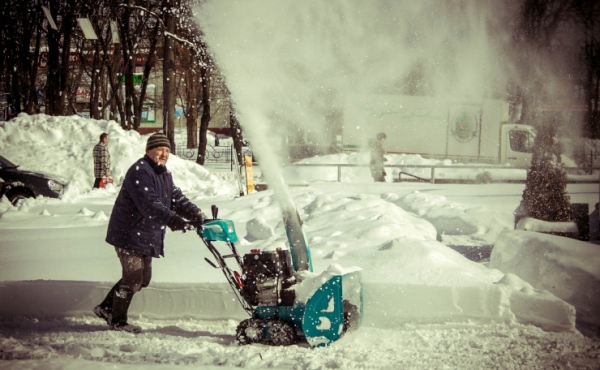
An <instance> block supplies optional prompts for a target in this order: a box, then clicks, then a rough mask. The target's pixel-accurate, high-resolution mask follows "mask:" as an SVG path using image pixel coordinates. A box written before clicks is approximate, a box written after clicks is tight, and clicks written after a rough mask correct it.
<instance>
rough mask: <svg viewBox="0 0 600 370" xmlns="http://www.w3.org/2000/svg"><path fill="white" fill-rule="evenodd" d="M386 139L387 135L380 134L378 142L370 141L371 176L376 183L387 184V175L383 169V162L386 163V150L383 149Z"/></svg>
mask: <svg viewBox="0 0 600 370" xmlns="http://www.w3.org/2000/svg"><path fill="white" fill-rule="evenodd" d="M386 138H387V135H386V134H385V133H383V132H380V133H378V134H377V140H370V141H369V149H370V150H371V162H370V169H371V176H373V180H375V182H385V175H386V173H385V170H384V169H383V162H385V161H386V158H384V155H385V150H384V149H383V144H384V143H385V139H386Z"/></svg>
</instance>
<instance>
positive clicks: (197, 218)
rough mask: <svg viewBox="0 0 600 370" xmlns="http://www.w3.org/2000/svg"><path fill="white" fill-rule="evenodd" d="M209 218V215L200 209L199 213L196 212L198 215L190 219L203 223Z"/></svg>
mask: <svg viewBox="0 0 600 370" xmlns="http://www.w3.org/2000/svg"><path fill="white" fill-rule="evenodd" d="M207 219H208V217H207V216H206V215H205V214H204V212H202V211H198V213H196V215H195V216H194V217H192V218H191V219H190V221H192V222H194V223H199V224H203V223H204V222H205V221H206V220H207Z"/></svg>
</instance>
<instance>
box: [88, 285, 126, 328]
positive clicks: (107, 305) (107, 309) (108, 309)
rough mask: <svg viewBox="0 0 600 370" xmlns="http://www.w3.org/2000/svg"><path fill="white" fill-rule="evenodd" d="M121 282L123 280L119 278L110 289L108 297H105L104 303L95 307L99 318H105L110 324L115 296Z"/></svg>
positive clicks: (95, 312)
mask: <svg viewBox="0 0 600 370" xmlns="http://www.w3.org/2000/svg"><path fill="white" fill-rule="evenodd" d="M120 282H121V280H119V281H118V282H117V283H116V284H115V285H114V286H113V287H112V288H111V289H110V291H109V292H108V294H107V295H106V298H104V301H102V303H100V304H99V305H97V306H96V307H94V310H93V312H94V314H96V316H98V317H99V318H101V319H103V320H105V321H106V323H107V324H108V325H110V322H111V316H112V305H113V297H114V296H115V291H116V289H117V286H118V285H119V283H120Z"/></svg>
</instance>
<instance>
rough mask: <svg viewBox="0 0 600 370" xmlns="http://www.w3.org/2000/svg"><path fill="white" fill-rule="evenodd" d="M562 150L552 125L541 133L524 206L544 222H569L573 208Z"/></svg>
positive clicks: (529, 214) (536, 141)
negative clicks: (568, 191)
mask: <svg viewBox="0 0 600 370" xmlns="http://www.w3.org/2000/svg"><path fill="white" fill-rule="evenodd" d="M561 154H562V148H561V146H560V143H559V142H558V140H557V138H556V137H555V129H554V126H553V125H551V124H547V125H544V126H542V127H541V128H540V129H539V130H538V134H537V136H536V138H535V144H534V146H533V156H532V160H531V167H530V168H529V170H528V171H527V179H526V182H525V190H524V191H523V202H522V205H523V207H524V209H525V212H526V215H527V216H528V217H533V218H535V219H538V220H542V221H569V220H570V218H571V209H570V203H569V196H568V195H567V193H566V189H567V173H566V171H565V169H564V165H563V163H562V161H561Z"/></svg>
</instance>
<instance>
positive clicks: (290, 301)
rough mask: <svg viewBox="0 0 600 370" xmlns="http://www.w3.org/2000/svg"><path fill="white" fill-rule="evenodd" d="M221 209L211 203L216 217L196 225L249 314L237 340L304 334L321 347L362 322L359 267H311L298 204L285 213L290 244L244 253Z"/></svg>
mask: <svg viewBox="0 0 600 370" xmlns="http://www.w3.org/2000/svg"><path fill="white" fill-rule="evenodd" d="M217 215H218V209H217V207H216V206H214V205H213V206H212V216H213V219H212V220H207V221H205V222H204V224H202V225H192V226H193V228H195V229H196V231H197V233H198V236H200V238H201V239H202V240H203V242H204V244H205V245H206V247H207V248H208V250H209V251H210V252H211V253H212V255H213V256H214V258H215V260H216V263H215V262H213V261H211V260H210V259H208V258H206V261H207V262H208V263H209V264H210V265H211V266H213V267H214V268H219V269H221V270H222V271H223V274H224V275H225V278H226V279H227V281H228V283H229V285H231V287H232V289H233V291H234V293H235V294H236V296H237V299H238V300H239V302H240V304H241V305H242V307H243V308H244V310H245V311H246V312H247V313H248V314H249V315H250V318H248V319H246V320H243V321H242V322H241V323H240V324H239V325H238V327H237V330H236V338H237V341H238V343H239V344H252V343H263V344H270V345H290V344H294V343H296V342H298V341H302V340H306V341H307V342H308V343H309V345H311V346H312V347H320V346H327V345H329V344H331V343H332V342H334V341H336V340H338V339H339V338H340V337H341V336H342V335H343V334H344V333H345V332H347V331H349V330H354V329H356V328H358V326H359V325H360V322H361V319H362V284H361V273H360V270H358V269H356V270H354V271H350V272H343V271H340V270H341V269H335V268H330V269H329V270H328V271H326V272H324V273H322V274H319V275H317V274H314V273H311V272H312V261H311V257H310V249H309V247H308V244H307V243H306V236H305V235H304V232H303V230H302V224H301V220H300V217H299V216H298V214H297V212H296V211H295V209H294V210H293V213H292V212H288V214H284V222H285V228H286V234H287V237H288V242H289V250H286V249H283V248H277V249H276V250H274V251H261V250H258V249H252V250H251V251H250V253H248V254H245V255H244V256H243V257H242V256H240V255H239V254H238V251H237V249H236V247H235V244H234V243H236V242H237V241H238V237H237V234H236V232H235V226H234V224H233V222H232V221H231V220H221V219H218V218H217ZM213 242H224V243H225V244H226V245H227V246H228V247H229V251H228V252H227V254H222V253H221V252H220V251H219V250H218V249H217V248H216V247H215V245H214V244H213ZM227 260H233V261H234V262H233V263H234V264H236V265H237V268H239V269H240V270H241V273H239V272H238V271H235V270H232V269H231V268H230V267H229V266H228V264H227Z"/></svg>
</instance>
